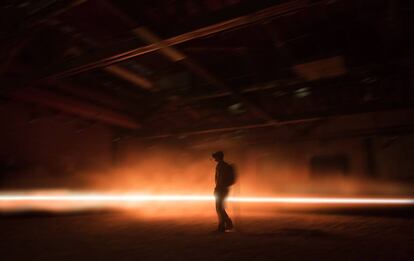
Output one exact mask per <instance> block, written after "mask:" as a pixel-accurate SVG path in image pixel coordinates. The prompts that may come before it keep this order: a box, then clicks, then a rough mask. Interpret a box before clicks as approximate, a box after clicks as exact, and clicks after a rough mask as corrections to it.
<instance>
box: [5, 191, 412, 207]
mask: <svg viewBox="0 0 414 261" xmlns="http://www.w3.org/2000/svg"><path fill="white" fill-rule="evenodd" d="M45 201H46V202H62V203H64V202H90V203H93V202H200V201H214V197H213V196H204V195H140V194H105V193H102V194H101V193H99V194H89V193H71V194H66V193H65V194H61V195H59V194H47V193H45V194H34V195H32V194H17V193H16V194H14V193H11V194H0V203H16V204H18V202H26V203H29V202H34V203H35V202H45ZM228 201H229V202H240V203H291V204H380V205H389V204H391V205H392V204H397V205H401V204H403V205H414V198H338V197H332V198H330V197H229V198H228Z"/></svg>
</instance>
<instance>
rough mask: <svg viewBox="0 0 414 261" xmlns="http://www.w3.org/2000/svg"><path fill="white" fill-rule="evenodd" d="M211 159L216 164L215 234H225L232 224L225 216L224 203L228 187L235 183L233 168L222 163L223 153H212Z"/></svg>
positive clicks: (231, 227)
mask: <svg viewBox="0 0 414 261" xmlns="http://www.w3.org/2000/svg"><path fill="white" fill-rule="evenodd" d="M212 157H213V159H214V160H215V161H216V162H217V166H216V176H215V179H216V187H215V189H214V196H215V198H216V211H217V216H218V229H217V232H225V231H226V230H229V229H233V222H232V221H231V219H230V217H229V215H227V212H226V210H225V206H224V201H225V199H226V197H227V195H228V194H229V190H230V189H229V188H230V186H231V185H233V184H234V183H235V171H234V168H233V166H231V165H229V164H228V163H227V162H225V161H224V153H223V152H222V151H217V152H214V153H213V154H212Z"/></svg>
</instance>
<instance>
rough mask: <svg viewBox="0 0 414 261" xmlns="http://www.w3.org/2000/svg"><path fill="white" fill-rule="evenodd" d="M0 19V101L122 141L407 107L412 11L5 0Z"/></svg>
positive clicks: (193, 1) (230, 0) (412, 100)
mask: <svg viewBox="0 0 414 261" xmlns="http://www.w3.org/2000/svg"><path fill="white" fill-rule="evenodd" d="M0 8H1V9H0V12H1V13H0V46H1V50H0V58H1V64H0V80H1V82H2V84H1V88H2V90H1V96H2V97H3V99H7V100H10V99H12V100H16V101H19V102H24V103H29V104H36V105H38V106H41V107H45V108H49V109H53V110H56V111H61V112H64V113H67V114H70V115H76V116H79V117H81V118H83V119H85V120H88V121H96V122H101V123H104V124H108V125H110V126H112V127H114V128H117V129H119V130H122V131H124V132H126V133H129V134H130V135H136V136H141V137H167V136H169V135H176V134H203V133H208V132H221V131H231V130H242V129H255V128H270V129H272V128H274V127H279V126H281V125H286V124H299V123H306V124H309V123H310V124H312V122H314V121H320V120H323V119H326V118H328V117H331V118H332V117H337V116H344V115H353V114H360V113H367V112H379V111H389V110H399V109H407V108H412V107H413V105H414V91H413V87H414V81H413V76H412V75H413V58H414V57H413V54H414V49H413V46H414V42H413V40H414V37H413V35H414V27H413V26H412V25H413V24H414V21H413V20H414V19H413V14H414V2H413V1H402V0H293V1H264V0H263V1H262V0H255V1H248V0H182V1H178V0H177V1H174V0H152V1H126V0H122V1H109V0H105V1H104V0H78V1H69V0H67V1H66V0H65V1H58V0H36V1H34V0H33V1H29V0H26V1H17V0H16V1H11V0H10V1H2V4H1V5H0ZM310 126H312V125H310Z"/></svg>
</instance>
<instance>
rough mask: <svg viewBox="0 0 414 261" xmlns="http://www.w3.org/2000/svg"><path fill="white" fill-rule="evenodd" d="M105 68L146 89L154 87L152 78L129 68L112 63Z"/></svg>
mask: <svg viewBox="0 0 414 261" xmlns="http://www.w3.org/2000/svg"><path fill="white" fill-rule="evenodd" d="M103 70H104V71H106V72H109V73H111V74H113V75H116V76H118V77H120V78H122V79H124V80H126V81H129V82H131V83H133V84H134V85H136V86H139V87H141V88H142V89H145V90H153V89H154V84H153V83H152V82H151V81H150V80H148V79H147V78H145V77H144V76H141V75H139V74H137V73H135V72H132V71H130V70H127V69H125V68H123V67H121V66H119V65H111V66H108V67H105V68H103Z"/></svg>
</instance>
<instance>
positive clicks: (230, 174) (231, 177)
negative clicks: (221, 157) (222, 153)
mask: <svg viewBox="0 0 414 261" xmlns="http://www.w3.org/2000/svg"><path fill="white" fill-rule="evenodd" d="M224 174H225V175H223V185H225V186H226V187H230V186H232V185H234V184H235V183H236V180H237V174H236V169H235V167H234V165H233V164H227V165H226V171H225V172H224Z"/></svg>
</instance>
